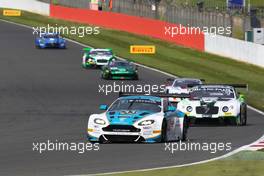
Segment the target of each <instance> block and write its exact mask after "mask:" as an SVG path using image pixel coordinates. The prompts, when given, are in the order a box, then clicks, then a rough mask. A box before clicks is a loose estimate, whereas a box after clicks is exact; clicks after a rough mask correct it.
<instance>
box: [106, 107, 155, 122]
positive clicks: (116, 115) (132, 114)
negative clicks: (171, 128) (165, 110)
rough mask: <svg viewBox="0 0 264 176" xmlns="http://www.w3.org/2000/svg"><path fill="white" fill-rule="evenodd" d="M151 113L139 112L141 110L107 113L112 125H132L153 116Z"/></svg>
mask: <svg viewBox="0 0 264 176" xmlns="http://www.w3.org/2000/svg"><path fill="white" fill-rule="evenodd" d="M152 114H154V112H151V111H139V110H121V111H109V112H107V113H106V117H107V119H108V121H109V123H110V125H132V124H134V123H135V122H136V121H138V120H140V119H142V118H144V117H146V116H148V115H152Z"/></svg>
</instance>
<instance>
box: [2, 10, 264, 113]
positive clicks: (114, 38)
mask: <svg viewBox="0 0 264 176" xmlns="http://www.w3.org/2000/svg"><path fill="white" fill-rule="evenodd" d="M0 18H2V19H5V20H9V21H13V22H17V23H22V24H26V25H30V26H46V25H47V24H50V25H56V24H57V26H80V25H81V24H78V23H72V22H68V21H62V20H56V19H51V18H49V17H44V16H41V15H37V14H32V13H29V12H22V16H21V17H4V16H2V12H1V11H0ZM32 31H33V30H32ZM160 32H163V31H160ZM67 37H68V38H71V39H73V40H76V41H79V42H82V43H85V44H88V45H91V46H94V47H102V48H104V47H106V48H113V50H114V52H115V53H116V54H117V55H118V56H121V57H124V58H127V59H129V60H132V61H135V62H138V63H141V64H144V65H147V66H150V67H154V68H158V69H160V70H163V71H166V72H169V73H172V74H174V75H177V76H184V77H196V78H204V79H206V81H207V82H208V83H210V82H211V83H248V84H249V91H248V92H245V91H244V93H245V94H246V97H247V99H248V103H249V104H250V105H252V106H254V107H256V108H258V109H261V110H264V89H263V88H264V69H263V68H260V67H257V66H253V65H250V64H246V63H242V62H238V61H235V60H231V59H227V58H224V57H219V56H215V55H212V54H207V53H202V52H197V51H194V50H191V49H187V48H183V47H179V46H176V45H174V44H170V43H167V42H164V41H160V40H156V39H152V38H149V37H144V36H137V35H133V34H130V33H126V32H121V31H115V30H109V29H101V33H100V35H89V36H86V37H84V38H79V37H77V36H76V35H68V36H67ZM134 44H150V45H155V46H156V48H157V53H156V54H155V55H132V54H130V53H129V47H130V45H134ZM80 62H81V58H80ZM153 79H154V78H153Z"/></svg>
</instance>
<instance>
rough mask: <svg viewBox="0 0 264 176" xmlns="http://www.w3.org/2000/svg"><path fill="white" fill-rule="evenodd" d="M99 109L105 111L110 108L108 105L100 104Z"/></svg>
mask: <svg viewBox="0 0 264 176" xmlns="http://www.w3.org/2000/svg"><path fill="white" fill-rule="evenodd" d="M99 109H100V110H104V111H105V110H107V109H108V106H107V105H104V104H103V105H100V106H99Z"/></svg>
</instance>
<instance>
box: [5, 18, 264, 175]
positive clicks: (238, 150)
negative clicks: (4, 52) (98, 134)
mask: <svg viewBox="0 0 264 176" xmlns="http://www.w3.org/2000/svg"><path fill="white" fill-rule="evenodd" d="M0 21H3V22H6V23H10V24H14V25H18V26H22V27H25V28H29V29H32V27H31V26H27V25H24V24H18V23H15V22H11V21H6V20H2V19H0ZM65 39H66V40H68V41H70V42H72V43H75V44H77V45H80V46H83V47H89V48H93V47H91V46H88V45H85V44H82V43H80V42H77V41H74V40H71V39H69V38H65ZM117 58H118V59H121V60H125V59H124V58H121V57H118V56H117ZM135 64H136V65H138V66H140V67H143V68H145V69H149V70H152V71H155V72H158V73H161V74H164V75H167V76H170V77H174V78H177V76H175V75H173V74H170V73H166V72H164V71H161V70H158V69H155V68H151V67H148V66H145V65H142V64H138V63H135ZM248 108H249V109H251V110H252V111H255V112H257V113H259V114H261V115H263V116H264V112H263V111H261V110H258V109H256V108H254V107H252V106H248ZM263 138H264V136H262V137H261V138H259V139H258V140H256V141H255V142H253V143H251V144H249V145H245V146H242V147H240V148H238V149H236V150H234V151H232V152H229V153H227V154H225V155H222V156H219V157H216V158H212V159H209V160H204V161H199V162H194V163H189V164H183V165H176V166H167V167H156V168H150V169H139V170H129V171H121V172H107V173H98V174H86V175H74V176H93V175H110V174H123V173H131V172H146V171H153V170H160V169H171V168H178V167H185V166H192V165H197V164H203V163H207V162H210V161H215V160H219V159H222V158H226V157H229V156H231V155H234V154H236V153H238V152H240V151H242V150H246V149H247V148H248V147H249V146H250V145H252V144H254V143H256V142H258V141H259V140H261V139H263ZM72 176H73V175H72Z"/></svg>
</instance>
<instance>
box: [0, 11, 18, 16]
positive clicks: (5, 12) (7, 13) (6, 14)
mask: <svg viewBox="0 0 264 176" xmlns="http://www.w3.org/2000/svg"><path fill="white" fill-rule="evenodd" d="M3 15H4V16H21V10H3Z"/></svg>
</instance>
